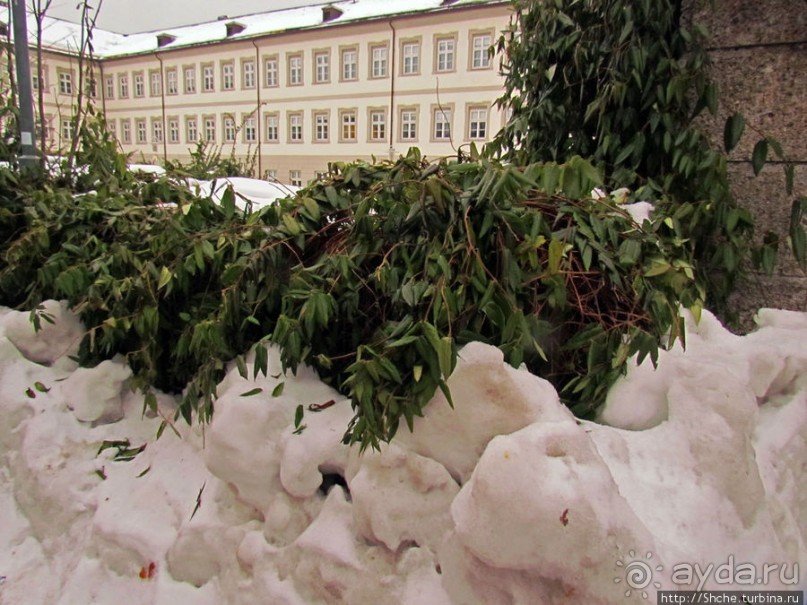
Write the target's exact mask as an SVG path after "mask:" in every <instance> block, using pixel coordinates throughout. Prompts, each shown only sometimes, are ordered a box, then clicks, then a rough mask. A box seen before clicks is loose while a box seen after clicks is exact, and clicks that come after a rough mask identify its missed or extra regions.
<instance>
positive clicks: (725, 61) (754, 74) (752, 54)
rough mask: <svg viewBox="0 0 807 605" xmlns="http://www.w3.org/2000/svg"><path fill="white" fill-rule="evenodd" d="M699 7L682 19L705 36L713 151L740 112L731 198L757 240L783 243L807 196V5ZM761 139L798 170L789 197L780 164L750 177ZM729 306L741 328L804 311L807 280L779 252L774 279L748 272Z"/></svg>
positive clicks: (720, 1) (744, 0)
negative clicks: (758, 314)
mask: <svg viewBox="0 0 807 605" xmlns="http://www.w3.org/2000/svg"><path fill="white" fill-rule="evenodd" d="M698 4H699V6H698V7H693V6H691V5H690V6H689V7H688V8H687V11H686V14H687V17H689V18H694V20H695V21H696V22H698V23H702V24H704V25H706V27H707V28H708V30H709V32H710V39H709V42H708V47H709V55H710V58H711V61H712V75H713V78H714V79H715V81H716V82H717V83H718V86H719V87H720V102H721V107H720V112H719V115H718V116H717V118H716V120H715V122H714V123H713V124H712V126H713V127H712V128H711V129H710V130H712V132H714V138H715V139H716V140H715V141H714V142H715V144H716V145H719V146H721V147H722V125H723V124H724V123H725V120H726V118H727V117H728V116H729V115H730V114H731V113H734V112H740V113H742V114H743V116H745V118H746V121H747V126H746V131H745V135H744V136H743V139H742V140H741V141H740V144H739V145H738V146H737V148H736V149H735V150H733V151H732V153H731V154H730V156H729V161H730V164H729V174H730V179H731V186H732V192H733V194H734V197H735V199H737V201H738V202H739V203H740V204H742V205H743V206H744V207H746V208H748V209H749V210H750V211H751V213H752V214H753V216H754V219H755V222H756V232H757V238H758V239H761V237H762V235H763V234H764V233H765V232H767V231H774V232H777V233H779V235H780V237H781V238H782V240H784V238H785V237H786V236H787V229H788V225H789V221H790V208H791V204H792V201H793V199H794V198H795V197H796V196H799V195H807V1H806V0H715V2H714V6H708V4H709V3H706V2H699V3H698ZM703 5H706V6H703ZM762 136H771V137H774V138H775V139H777V140H778V141H779V142H780V143H781V144H782V148H783V151H784V153H785V155H786V156H787V157H788V158H789V159H790V160H793V162H794V163H795V166H796V179H795V188H794V191H793V194H792V195H787V193H786V190H785V178H784V171H783V166H782V165H780V164H776V163H770V164H767V165H766V166H765V168H764V169H763V171H762V172H761V173H760V175H759V176H756V177H755V176H754V173H753V170H752V168H751V163H750V158H751V151H752V149H753V146H754V144H755V143H756V141H758V140H759V139H760V138H761V137H762ZM768 157H769V159H772V157H773V153H772V152H769V156H768ZM733 306H734V309H735V310H736V311H737V312H738V313H739V315H740V320H741V325H743V326H744V327H746V328H748V327H750V325H751V318H752V316H753V314H754V312H755V311H756V310H757V309H758V308H760V307H777V308H783V309H791V310H796V311H807V274H805V272H804V271H803V270H802V269H801V268H800V267H799V266H798V264H797V263H796V262H795V259H794V258H793V256H792V255H791V254H790V252H789V251H787V252H784V251H783V252H782V253H781V254H780V256H779V263H778V266H777V269H776V272H775V274H774V275H772V276H766V275H759V274H754V273H751V274H750V275H749V276H748V280H747V282H746V283H744V284H741V286H740V288H738V291H737V292H736V293H735V296H734V299H733Z"/></svg>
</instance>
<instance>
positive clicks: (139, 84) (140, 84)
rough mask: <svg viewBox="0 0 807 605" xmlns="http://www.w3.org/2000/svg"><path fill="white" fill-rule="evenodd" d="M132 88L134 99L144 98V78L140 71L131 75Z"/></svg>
mask: <svg viewBox="0 0 807 605" xmlns="http://www.w3.org/2000/svg"><path fill="white" fill-rule="evenodd" d="M132 88H133V91H132V92H134V98H135V99H142V98H143V97H145V96H146V78H145V75H144V74H143V72H142V71H138V72H135V73H134V74H133V76H132Z"/></svg>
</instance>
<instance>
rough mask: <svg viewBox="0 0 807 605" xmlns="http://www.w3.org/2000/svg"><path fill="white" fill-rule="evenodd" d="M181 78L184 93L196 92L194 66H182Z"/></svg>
mask: <svg viewBox="0 0 807 605" xmlns="http://www.w3.org/2000/svg"><path fill="white" fill-rule="evenodd" d="M182 78H183V80H184V87H183V90H184V91H185V94H186V95H192V94H193V93H195V92H196V66H195V65H186V66H185V67H183V68H182Z"/></svg>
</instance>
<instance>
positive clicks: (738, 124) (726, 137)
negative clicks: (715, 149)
mask: <svg viewBox="0 0 807 605" xmlns="http://www.w3.org/2000/svg"><path fill="white" fill-rule="evenodd" d="M744 130H745V118H744V117H743V116H742V114H739V113H735V114H732V115H731V116H730V117H729V118H728V119H727V120H726V125H725V127H724V129H723V146H724V148H725V149H726V153H728V152H730V151H731V150H732V149H734V148H735V147H736V146H737V143H739V142H740V138H741V137H742V136H743V131H744Z"/></svg>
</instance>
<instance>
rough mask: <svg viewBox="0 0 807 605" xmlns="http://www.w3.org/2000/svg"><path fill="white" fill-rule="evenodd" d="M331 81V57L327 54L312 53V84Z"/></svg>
mask: <svg viewBox="0 0 807 605" xmlns="http://www.w3.org/2000/svg"><path fill="white" fill-rule="evenodd" d="M330 81H331V56H330V55H329V54H328V53H327V52H315V53H314V82H315V83H316V84H324V83H326V82H330Z"/></svg>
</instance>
